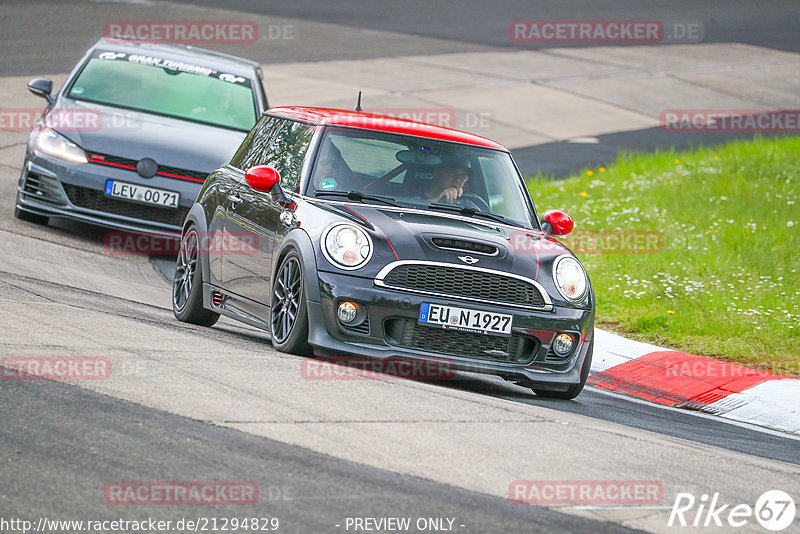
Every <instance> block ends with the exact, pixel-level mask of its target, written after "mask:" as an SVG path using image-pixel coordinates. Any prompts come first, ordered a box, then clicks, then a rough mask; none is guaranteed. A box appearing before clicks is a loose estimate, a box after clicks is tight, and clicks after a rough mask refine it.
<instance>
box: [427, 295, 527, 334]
mask: <svg viewBox="0 0 800 534" xmlns="http://www.w3.org/2000/svg"><path fill="white" fill-rule="evenodd" d="M512 319H513V317H512V316H511V315H508V314H505V313H494V312H485V311H479V310H470V309H467V308H456V307H455V306H441V305H439V304H429V303H427V302H423V303H422V306H421V307H420V310H419V322H420V323H421V324H424V325H426V326H433V327H437V328H446V329H449V330H461V331H462V332H477V333H480V334H493V335H498V336H510V335H511V322H512Z"/></svg>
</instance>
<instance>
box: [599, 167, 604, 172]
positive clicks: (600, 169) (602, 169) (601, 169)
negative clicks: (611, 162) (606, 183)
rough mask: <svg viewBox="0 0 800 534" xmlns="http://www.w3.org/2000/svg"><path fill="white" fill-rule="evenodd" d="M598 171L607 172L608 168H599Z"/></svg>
mask: <svg viewBox="0 0 800 534" xmlns="http://www.w3.org/2000/svg"><path fill="white" fill-rule="evenodd" d="M597 170H598V171H600V172H606V168H605V167H600V168H599V169H597Z"/></svg>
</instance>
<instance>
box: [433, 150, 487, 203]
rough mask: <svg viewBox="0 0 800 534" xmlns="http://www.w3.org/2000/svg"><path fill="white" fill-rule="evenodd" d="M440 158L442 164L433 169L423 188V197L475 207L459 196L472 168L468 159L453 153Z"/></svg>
mask: <svg viewBox="0 0 800 534" xmlns="http://www.w3.org/2000/svg"><path fill="white" fill-rule="evenodd" d="M442 160H443V161H442V164H441V165H439V166H438V167H436V168H435V169H434V170H433V179H432V180H431V181H430V184H428V186H427V187H426V188H425V190H424V197H425V198H426V199H427V200H429V201H430V202H447V203H450V204H463V205H466V206H467V207H476V206H475V205H474V203H473V202H472V201H471V200H468V199H462V198H461V195H463V194H464V186H465V185H466V183H467V180H469V177H470V172H471V170H472V164H471V163H470V161H469V160H468V159H467V158H464V157H461V156H458V155H454V154H451V155H448V156H444V157H443V158H442Z"/></svg>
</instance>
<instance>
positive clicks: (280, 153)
mask: <svg viewBox="0 0 800 534" xmlns="http://www.w3.org/2000/svg"><path fill="white" fill-rule="evenodd" d="M313 136H314V126H311V125H308V124H303V123H301V122H295V121H290V120H286V121H284V124H283V127H282V128H281V129H280V131H278V133H277V134H276V135H275V137H274V138H273V139H272V143H270V145H269V147H268V148H267V149H266V150H264V151H263V152H262V153H261V154H260V157H259V158H258V162H257V163H256V165H270V166H271V167H272V168H274V169H275V170H276V171H278V173H279V174H280V175H281V187H282V188H283V189H284V190H286V191H297V188H298V185H299V184H300V171H301V170H302V168H303V160H304V159H305V157H306V152H307V151H308V146H309V145H310V144H311V138H312V137H313Z"/></svg>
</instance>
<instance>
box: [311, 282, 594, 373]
mask: <svg viewBox="0 0 800 534" xmlns="http://www.w3.org/2000/svg"><path fill="white" fill-rule="evenodd" d="M318 277H319V290H320V301H319V302H311V301H310V302H308V311H309V321H310V331H309V343H310V344H311V345H312V346H314V348H315V352H316V353H317V354H318V355H320V356H329V355H333V354H342V353H346V354H357V355H358V356H366V357H370V358H379V359H399V360H410V361H417V360H424V361H433V362H438V363H441V364H442V365H447V366H449V367H450V368H452V369H455V370H458V371H467V372H477V373H488V374H494V375H499V376H502V377H503V378H506V379H509V380H519V381H526V382H541V383H556V384H577V383H579V382H580V373H581V367H582V365H583V362H584V360H585V358H586V355H587V353H588V350H589V344H590V343H591V342H592V341H593V340H592V333H593V326H594V310H593V309H575V308H567V307H559V306H558V305H556V306H554V307H553V309H552V310H550V311H540V310H530V309H518V308H505V307H501V306H496V305H487V304H483V303H477V302H466V301H463V300H459V301H455V300H451V299H447V298H442V297H433V296H426V295H419V294H413V293H409V292H405V291H402V290H395V289H389V288H384V287H378V286H376V285H375V284H374V282H373V280H372V279H369V278H362V277H357V276H351V275H345V274H339V273H331V272H318ZM342 300H349V301H354V302H356V303H358V304H359V305H360V306H363V307H364V308H366V325H365V324H363V323H362V324H361V325H359V326H358V327H356V328H348V327H346V326H344V325H342V324H341V323H340V322H339V320H338V318H337V314H336V309H337V306H338V303H339V302H341V301H342ZM423 302H427V303H432V304H442V305H450V306H459V307H462V308H470V309H477V310H482V311H489V312H497V313H506V314H511V315H513V322H512V337H511V338H507V337H501V336H490V335H484V334H476V333H464V332H457V331H453V330H441V329H438V328H433V327H429V326H425V325H421V324H418V323H417V318H418V316H419V311H420V306H421V304H422V303H423ZM562 332H566V333H569V334H572V335H573V336H575V337H576V339H577V340H578V341H577V343H576V344H575V346H574V347H573V349H572V351H571V352H570V353H569V354H568V355H567V356H566V357H558V356H557V355H556V354H555V352H554V351H553V350H552V348H551V344H552V342H553V339H554V337H555V336H556V335H557V334H559V333H562Z"/></svg>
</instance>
